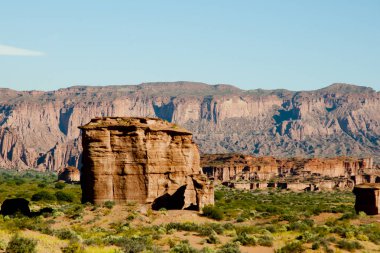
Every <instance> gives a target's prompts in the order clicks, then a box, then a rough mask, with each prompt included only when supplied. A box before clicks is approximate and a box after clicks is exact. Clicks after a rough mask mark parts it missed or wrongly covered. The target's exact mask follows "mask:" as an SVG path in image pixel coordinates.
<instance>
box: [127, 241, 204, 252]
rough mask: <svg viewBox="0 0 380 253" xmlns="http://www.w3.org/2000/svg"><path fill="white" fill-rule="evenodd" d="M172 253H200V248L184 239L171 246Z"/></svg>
mask: <svg viewBox="0 0 380 253" xmlns="http://www.w3.org/2000/svg"><path fill="white" fill-rule="evenodd" d="M131 253H132V252H131ZM170 253H198V250H196V249H194V248H193V247H191V246H190V244H189V242H188V241H182V242H180V243H179V244H177V245H175V246H174V247H173V248H171V249H170Z"/></svg>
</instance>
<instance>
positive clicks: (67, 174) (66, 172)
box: [58, 166, 80, 184]
mask: <svg viewBox="0 0 380 253" xmlns="http://www.w3.org/2000/svg"><path fill="white" fill-rule="evenodd" d="M58 180H62V181H65V182H66V183H70V184H72V183H79V182H80V171H79V170H78V169H77V168H75V167H72V166H69V167H66V168H63V169H62V170H60V171H59V173H58Z"/></svg>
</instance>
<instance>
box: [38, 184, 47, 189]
mask: <svg viewBox="0 0 380 253" xmlns="http://www.w3.org/2000/svg"><path fill="white" fill-rule="evenodd" d="M37 186H38V187H39V188H45V187H46V186H47V184H46V183H38V185H37Z"/></svg>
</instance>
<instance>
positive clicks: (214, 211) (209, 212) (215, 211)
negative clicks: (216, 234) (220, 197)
mask: <svg viewBox="0 0 380 253" xmlns="http://www.w3.org/2000/svg"><path fill="white" fill-rule="evenodd" d="M202 211H203V215H204V216H206V217H209V218H212V219H214V220H222V219H223V218H224V213H223V211H222V210H221V209H219V208H218V207H215V206H213V205H207V206H205V207H203V209H202Z"/></svg>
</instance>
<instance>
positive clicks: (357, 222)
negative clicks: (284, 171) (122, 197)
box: [0, 170, 380, 253]
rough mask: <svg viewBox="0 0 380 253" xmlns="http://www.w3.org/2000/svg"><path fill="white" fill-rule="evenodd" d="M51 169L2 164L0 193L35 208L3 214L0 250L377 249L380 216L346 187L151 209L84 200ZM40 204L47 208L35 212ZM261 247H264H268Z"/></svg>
mask: <svg viewBox="0 0 380 253" xmlns="http://www.w3.org/2000/svg"><path fill="white" fill-rule="evenodd" d="M56 178H57V176H56V175H55V174H53V173H39V172H15V171H6V170H2V171H0V201H1V202H3V201H4V200H5V199H7V198H16V197H18V198H25V199H27V200H28V201H30V208H31V211H32V213H35V214H36V215H32V216H30V217H26V216H22V215H21V214H18V215H15V216H12V217H10V216H0V252H194V253H198V252H210V253H211V252H214V253H230V252H231V253H234V252H355V251H357V252H375V251H378V250H380V246H379V245H380V224H379V223H378V222H377V219H378V217H376V216H373V217H372V216H367V215H365V214H363V213H359V214H356V213H355V212H354V209H353V204H354V196H353V194H352V193H351V192H348V191H331V192H292V191H279V190H266V191H259V190H256V191H241V190H236V189H230V188H226V187H217V189H216V191H215V199H216V204H215V206H206V207H204V209H203V214H202V215H200V214H198V213H197V212H195V211H178V210H166V209H164V208H162V209H160V210H158V211H152V210H151V209H149V208H148V207H147V206H141V205H137V204H136V203H132V202H131V203H129V204H128V205H124V206H119V205H115V203H114V202H111V201H110V202H106V203H104V205H92V204H89V203H86V204H81V203H80V196H81V190H80V186H79V185H76V184H63V183H61V182H57V181H56ZM41 209H46V210H50V211H49V212H42V213H40V214H39V213H38V212H39V211H40V210H41ZM265 250H266V251H265Z"/></svg>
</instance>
